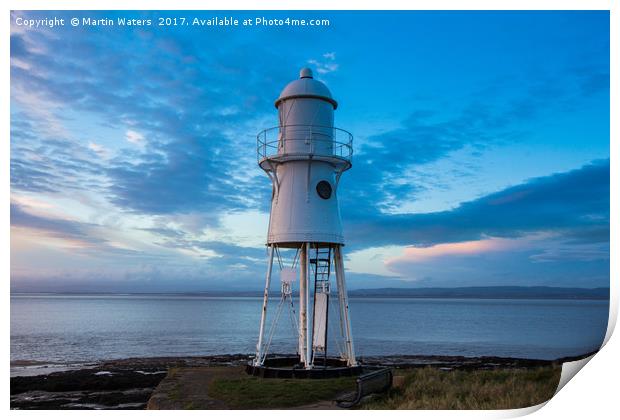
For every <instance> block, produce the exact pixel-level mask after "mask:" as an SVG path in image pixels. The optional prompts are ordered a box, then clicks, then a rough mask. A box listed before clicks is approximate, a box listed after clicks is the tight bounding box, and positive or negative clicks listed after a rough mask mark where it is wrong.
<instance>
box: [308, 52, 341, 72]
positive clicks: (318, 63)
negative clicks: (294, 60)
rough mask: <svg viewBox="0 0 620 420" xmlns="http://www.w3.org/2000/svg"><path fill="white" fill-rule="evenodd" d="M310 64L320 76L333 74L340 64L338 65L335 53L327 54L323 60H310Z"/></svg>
mask: <svg viewBox="0 0 620 420" xmlns="http://www.w3.org/2000/svg"><path fill="white" fill-rule="evenodd" d="M308 64H310V65H311V66H313V67H314V68H315V70H316V72H317V73H319V74H328V73H333V72H335V71H336V70H338V68H339V65H338V63H336V53H335V52H327V53H325V54H323V56H322V59H321V60H317V59H310V60H308Z"/></svg>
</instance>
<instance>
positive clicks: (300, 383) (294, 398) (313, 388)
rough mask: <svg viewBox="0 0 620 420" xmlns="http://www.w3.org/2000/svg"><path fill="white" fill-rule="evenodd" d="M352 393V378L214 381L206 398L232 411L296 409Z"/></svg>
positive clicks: (353, 384)
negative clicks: (341, 394)
mask: <svg viewBox="0 0 620 420" xmlns="http://www.w3.org/2000/svg"><path fill="white" fill-rule="evenodd" d="M354 389H355V378H337V379H261V378H256V377H247V378H241V379H215V380H214V381H213V382H212V383H211V384H210V385H209V396H210V397H211V398H215V399H218V400H220V401H222V402H224V403H225V404H226V405H227V406H229V407H230V408H232V409H268V408H286V407H298V406H301V405H306V404H311V403H314V402H318V401H324V400H332V399H334V397H336V395H338V394H339V393H341V392H345V391H350V390H354Z"/></svg>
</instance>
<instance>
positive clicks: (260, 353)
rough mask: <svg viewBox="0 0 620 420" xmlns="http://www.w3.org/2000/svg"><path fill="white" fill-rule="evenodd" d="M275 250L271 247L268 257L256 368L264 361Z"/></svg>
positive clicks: (255, 360)
mask: <svg viewBox="0 0 620 420" xmlns="http://www.w3.org/2000/svg"><path fill="white" fill-rule="evenodd" d="M273 248H274V245H269V256H268V257H267V261H268V262H267V276H266V278H265V293H264V295H263V312H262V314H261V317H260V329H259V333H258V343H257V344H256V359H254V365H255V366H260V365H261V364H262V360H263V335H264V332H265V321H266V319H267V304H268V302H269V286H270V284H271V269H272V267H273Z"/></svg>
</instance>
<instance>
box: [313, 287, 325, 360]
mask: <svg viewBox="0 0 620 420" xmlns="http://www.w3.org/2000/svg"><path fill="white" fill-rule="evenodd" d="M327 299H328V293H326V292H323V291H321V292H318V291H317V292H316V293H315V294H314V317H313V321H312V350H313V351H315V352H316V351H320V352H323V351H325V330H326V329H327Z"/></svg>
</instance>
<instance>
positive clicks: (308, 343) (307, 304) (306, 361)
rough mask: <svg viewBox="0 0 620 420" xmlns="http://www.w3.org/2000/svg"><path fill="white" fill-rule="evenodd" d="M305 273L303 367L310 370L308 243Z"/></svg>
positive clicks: (308, 245)
mask: <svg viewBox="0 0 620 420" xmlns="http://www.w3.org/2000/svg"><path fill="white" fill-rule="evenodd" d="M305 257H306V271H305V274H306V275H305V282H306V287H305V289H306V325H305V326H304V328H305V330H306V332H305V334H306V360H305V367H306V369H310V368H311V367H312V356H311V355H312V341H311V340H312V337H311V336H310V317H309V316H308V313H307V312H308V308H309V307H310V288H309V287H308V279H309V278H310V265H309V264H308V259H309V258H310V243H306V255H305Z"/></svg>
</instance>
